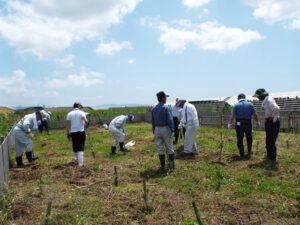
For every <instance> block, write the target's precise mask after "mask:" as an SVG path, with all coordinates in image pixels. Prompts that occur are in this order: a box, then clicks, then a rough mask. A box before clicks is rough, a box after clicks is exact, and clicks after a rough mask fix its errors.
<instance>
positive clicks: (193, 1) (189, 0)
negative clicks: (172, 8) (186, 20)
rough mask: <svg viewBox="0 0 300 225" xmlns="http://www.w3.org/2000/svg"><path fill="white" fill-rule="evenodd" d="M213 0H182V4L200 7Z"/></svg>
mask: <svg viewBox="0 0 300 225" xmlns="http://www.w3.org/2000/svg"><path fill="white" fill-rule="evenodd" d="M210 1H211V0H182V4H183V5H184V6H186V7H189V8H198V7H201V6H203V5H205V4H208V3H209V2H210Z"/></svg>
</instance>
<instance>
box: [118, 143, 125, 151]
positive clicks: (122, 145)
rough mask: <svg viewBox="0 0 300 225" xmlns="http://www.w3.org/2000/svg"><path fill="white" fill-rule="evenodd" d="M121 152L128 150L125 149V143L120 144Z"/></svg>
mask: <svg viewBox="0 0 300 225" xmlns="http://www.w3.org/2000/svg"><path fill="white" fill-rule="evenodd" d="M119 145H120V151H121V152H127V149H126V148H124V142H120V144H119Z"/></svg>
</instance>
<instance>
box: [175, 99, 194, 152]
mask: <svg viewBox="0 0 300 225" xmlns="http://www.w3.org/2000/svg"><path fill="white" fill-rule="evenodd" d="M177 105H178V106H179V107H180V108H182V111H181V116H180V117H181V121H180V124H179V128H181V127H185V128H186V132H185V139H184V151H183V153H182V155H196V154H198V150H197V142H196V135H197V131H198V129H199V119H198V113H197V109H196V108H195V106H194V105H193V104H191V103H189V102H187V101H186V100H179V101H178V103H177Z"/></svg>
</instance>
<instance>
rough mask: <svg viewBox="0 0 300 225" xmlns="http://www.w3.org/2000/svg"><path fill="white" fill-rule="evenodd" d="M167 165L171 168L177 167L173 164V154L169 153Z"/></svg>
mask: <svg viewBox="0 0 300 225" xmlns="http://www.w3.org/2000/svg"><path fill="white" fill-rule="evenodd" d="M168 157H169V167H170V169H171V170H174V169H177V167H176V166H175V160H174V158H175V157H174V154H169V155H168Z"/></svg>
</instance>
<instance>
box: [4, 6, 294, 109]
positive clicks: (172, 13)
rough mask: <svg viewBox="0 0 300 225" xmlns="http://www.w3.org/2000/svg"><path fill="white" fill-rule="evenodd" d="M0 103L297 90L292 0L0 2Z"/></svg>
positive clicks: (134, 100)
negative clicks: (261, 88) (161, 91)
mask: <svg viewBox="0 0 300 225" xmlns="http://www.w3.org/2000/svg"><path fill="white" fill-rule="evenodd" d="M0 7H1V10H0V57H1V59H2V60H0V105H9V106H16V105H36V104H40V105H43V104H45V105H47V106H61V105H71V104H72V103H73V102H74V101H80V102H82V103H83V104H84V105H91V106H98V105H102V104H154V103H156V98H155V94H156V92H158V91H160V90H164V91H165V92H167V93H169V94H170V95H171V98H172V99H173V98H176V97H181V98H186V99H204V98H215V97H225V96H234V95H237V94H238V93H240V92H244V93H246V94H252V93H253V92H254V91H255V89H256V88H260V87H264V88H266V89H267V90H268V91H270V92H285V91H295V90H299V89H300V76H299V75H300V74H299V71H300V63H299V59H300V45H299V40H300V2H299V1H298V0H289V1H286V0H260V1H258V0H233V1H228V0H163V1H162V0H143V1H141V0H86V1H82V0H65V1H60V0H47V1H39V0H27V1H21V0H14V1H11V0H0Z"/></svg>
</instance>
